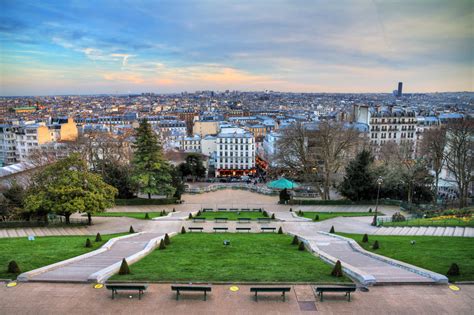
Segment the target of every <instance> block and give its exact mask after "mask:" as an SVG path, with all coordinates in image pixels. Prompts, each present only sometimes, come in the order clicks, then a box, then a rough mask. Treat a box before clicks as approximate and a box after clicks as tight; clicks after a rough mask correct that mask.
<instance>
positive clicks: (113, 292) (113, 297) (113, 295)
mask: <svg viewBox="0 0 474 315" xmlns="http://www.w3.org/2000/svg"><path fill="white" fill-rule="evenodd" d="M113 299H115V290H114V289H112V300H113Z"/></svg>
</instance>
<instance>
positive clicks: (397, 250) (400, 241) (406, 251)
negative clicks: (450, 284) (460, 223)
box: [338, 233, 474, 281]
mask: <svg viewBox="0 0 474 315" xmlns="http://www.w3.org/2000/svg"><path fill="white" fill-rule="evenodd" d="M338 234H340V235H343V236H346V237H350V238H352V239H354V240H355V241H357V242H358V243H359V245H361V246H362V247H363V248H364V249H366V250H369V251H371V252H374V253H377V254H380V255H383V256H387V257H390V258H393V259H397V260H400V261H403V262H406V263H409V264H412V265H415V266H418V267H421V268H424V269H428V270H431V271H434V272H437V273H440V274H442V275H446V273H447V272H448V269H449V267H450V266H451V264H452V263H457V264H458V266H459V269H460V271H461V275H460V276H457V277H449V278H450V281H472V280H474V240H473V239H472V238H469V237H440V236H385V235H383V236H382V235H369V242H368V243H362V242H361V241H362V235H358V234H342V233H338ZM375 240H377V241H379V245H380V248H379V249H377V250H373V249H372V248H371V245H372V244H373V242H374V241H375ZM412 240H414V241H415V242H416V244H415V245H411V243H410V241H412Z"/></svg>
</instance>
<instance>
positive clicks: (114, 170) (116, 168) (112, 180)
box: [98, 160, 137, 199]
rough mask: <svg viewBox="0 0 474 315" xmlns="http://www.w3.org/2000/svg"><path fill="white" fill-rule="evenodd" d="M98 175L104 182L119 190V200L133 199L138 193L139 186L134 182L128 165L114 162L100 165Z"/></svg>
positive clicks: (109, 161)
mask: <svg viewBox="0 0 474 315" xmlns="http://www.w3.org/2000/svg"><path fill="white" fill-rule="evenodd" d="M98 173H99V174H100V175H101V176H102V178H103V179H104V181H105V182H106V183H107V184H109V185H112V186H114V187H115V188H117V190H118V195H117V198H120V199H131V198H133V197H135V194H136V192H137V184H136V183H135V182H134V181H133V180H132V168H131V166H130V165H128V164H124V163H120V162H118V161H114V160H108V161H106V160H103V161H101V162H100V163H98Z"/></svg>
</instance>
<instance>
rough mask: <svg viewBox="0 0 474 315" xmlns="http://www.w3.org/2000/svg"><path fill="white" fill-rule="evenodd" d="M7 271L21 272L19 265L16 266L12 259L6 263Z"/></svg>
mask: <svg viewBox="0 0 474 315" xmlns="http://www.w3.org/2000/svg"><path fill="white" fill-rule="evenodd" d="M7 272H8V273H16V274H18V273H21V270H20V267H19V266H18V264H17V263H16V261H14V260H12V261H10V262H9V263H8V270H7Z"/></svg>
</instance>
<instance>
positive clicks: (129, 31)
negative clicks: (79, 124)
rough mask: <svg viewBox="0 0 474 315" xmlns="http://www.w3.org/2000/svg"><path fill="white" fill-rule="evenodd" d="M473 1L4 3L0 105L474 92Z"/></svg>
mask: <svg viewBox="0 0 474 315" xmlns="http://www.w3.org/2000/svg"><path fill="white" fill-rule="evenodd" d="M473 21H474V1H470V0H468V1H457V0H449V1H448V0H443V1H434V0H433V1H430V0H424V1H420V0H416V1H368V0H352V1H339V0H337V1H336V0H328V1H318V0H312V1H310V0H307V1H301V0H293V1H290V0H288V1H277V0H265V1H257V0H253V1H230V0H228V1H227V0H220V1H218V0H216V1H206V0H202V1H185V0H174V1H136V0H134V1H119V0H117V1H112V0H111V1H86V0H78V1H65V0H64V1H45V0H41V1H25V0H22V1H19V0H0V40H1V44H0V45H1V47H0V83H1V87H0V94H1V95H50V94H96V93H139V92H156V93H169V92H181V91H195V90H203V89H209V90H226V89H229V90H234V89H238V90H252V91H256V90H278V91H295V92H387V93H389V92H391V90H393V89H395V88H396V85H397V82H398V81H403V82H404V90H405V91H407V92H435V91H473V90H474V87H473V71H474V70H473V69H474V66H473V61H474V25H473V23H474V22H473Z"/></svg>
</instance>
